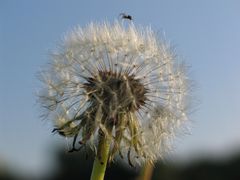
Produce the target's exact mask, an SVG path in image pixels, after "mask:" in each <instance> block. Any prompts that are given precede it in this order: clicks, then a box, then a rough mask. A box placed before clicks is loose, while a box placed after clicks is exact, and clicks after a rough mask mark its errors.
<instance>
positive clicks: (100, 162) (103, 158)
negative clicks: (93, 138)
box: [91, 136, 110, 180]
mask: <svg viewBox="0 0 240 180" xmlns="http://www.w3.org/2000/svg"><path fill="white" fill-rule="evenodd" d="M109 149H110V143H109V140H108V138H107V137H105V136H102V137H101V138H100V139H99V144H98V150H97V156H96V157H95V160H94V164H93V170H92V175H91V180H103V179H104V175H105V171H106V166H107V162H108V155H109Z"/></svg>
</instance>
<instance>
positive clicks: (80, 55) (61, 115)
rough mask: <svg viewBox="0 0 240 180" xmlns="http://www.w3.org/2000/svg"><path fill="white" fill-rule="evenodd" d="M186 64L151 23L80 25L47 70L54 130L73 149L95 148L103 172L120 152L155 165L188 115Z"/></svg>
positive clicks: (46, 103) (43, 99) (45, 94)
mask: <svg viewBox="0 0 240 180" xmlns="http://www.w3.org/2000/svg"><path fill="white" fill-rule="evenodd" d="M183 67H184V66H181V65H180V64H179V63H178V62H176V56H175V53H174V51H173V50H172V49H171V47H170V46H169V45H167V43H166V42H164V41H160V39H159V38H158V36H157V35H156V34H155V33H154V32H153V31H152V30H151V28H150V27H147V28H143V27H136V26H135V25H134V24H132V23H130V24H129V25H128V26H124V25H123V24H121V23H119V22H115V23H113V24H109V23H102V24H96V23H92V24H90V25H88V26H87V27H85V28H81V27H77V28H75V29H74V30H73V31H72V32H70V33H68V34H67V35H66V36H65V38H64V40H63V41H62V42H61V43H60V45H59V47H58V50H56V51H55V52H53V53H52V54H51V63H50V64H49V66H48V67H47V68H46V70H44V71H42V78H41V79H42V81H43V86H44V88H43V89H42V92H41V93H40V95H39V101H40V103H41V105H42V106H43V107H44V109H45V112H44V113H43V115H44V116H45V117H46V118H48V119H52V120H53V121H54V126H55V128H54V129H53V132H58V133H59V134H60V135H62V136H65V137H69V138H72V139H73V144H72V149H71V150H70V151H71V152H72V151H77V150H79V149H80V148H81V147H84V146H88V147H90V148H91V149H92V151H93V152H95V155H96V160H95V164H94V168H95V169H101V167H103V170H102V171H103V176H104V171H105V169H104V168H106V163H107V161H112V160H114V158H115V157H116V155H119V156H120V157H122V158H124V159H126V160H127V162H128V163H129V165H131V166H133V165H134V164H135V163H140V164H141V163H144V162H151V163H153V162H154V161H156V160H157V159H158V158H161V157H163V156H164V154H165V153H166V152H168V148H169V146H168V142H169V139H171V138H172V137H174V133H175V132H176V129H178V127H181V124H182V122H184V121H185V120H186V119H187V117H186V113H187V103H186V95H187V90H188V88H187V81H186V80H187V77H186V76H185V71H184V68H183ZM93 171H94V170H93ZM96 171H97V170H96ZM92 178H93V179H94V177H93V175H92Z"/></svg>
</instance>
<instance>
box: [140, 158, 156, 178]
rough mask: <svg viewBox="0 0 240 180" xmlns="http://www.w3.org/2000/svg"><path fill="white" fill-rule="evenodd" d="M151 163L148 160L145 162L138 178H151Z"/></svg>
mask: <svg viewBox="0 0 240 180" xmlns="http://www.w3.org/2000/svg"><path fill="white" fill-rule="evenodd" d="M153 168H154V167H153V164H152V163H150V162H146V163H145V165H144V166H143V168H142V171H141V173H140V177H139V178H138V180H151V179H152V174H153Z"/></svg>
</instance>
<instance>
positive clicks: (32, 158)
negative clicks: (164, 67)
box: [0, 0, 240, 173]
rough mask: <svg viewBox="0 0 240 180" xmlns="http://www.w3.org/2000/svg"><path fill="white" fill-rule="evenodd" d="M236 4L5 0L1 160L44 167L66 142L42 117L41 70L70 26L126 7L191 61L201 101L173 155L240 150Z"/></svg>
mask: <svg viewBox="0 0 240 180" xmlns="http://www.w3.org/2000/svg"><path fill="white" fill-rule="evenodd" d="M239 8H240V2H239V1H237V0H235V1H234V0H229V1H224V0H211V1H209V0H202V1H193V0H182V1H178V0H164V1H160V0H148V1H139V0H132V1H128V0H121V1H110V0H101V1H97V0H95V1H94V0H89V1H85V2H82V1H78V0H51V1H49V0H41V1H30V0H28V1H27V0H22V1H19V0H1V1H0V164H1V161H6V162H8V163H9V164H11V166H13V167H16V168H19V167H20V166H21V169H22V170H23V171H28V170H29V171H31V172H36V173H37V172H38V171H39V170H44V169H47V167H48V165H47V164H49V163H50V159H51V156H52V152H51V151H52V150H51V149H52V146H54V144H55V143H56V142H60V141H61V142H63V143H65V141H64V139H60V138H59V137H57V136H53V135H52V134H51V132H50V131H51V129H52V127H51V123H48V122H43V121H41V120H40V118H39V114H40V113H39V107H38V105H37V104H36V97H35V92H36V91H37V89H38V88H39V82H38V80H37V78H36V74H37V72H38V71H39V70H40V68H41V66H43V65H45V64H46V63H47V62H48V51H49V50H51V49H53V48H54V47H55V44H56V43H57V42H58V41H59V40H60V38H61V37H62V36H63V35H64V33H65V32H67V31H69V30H71V29H72V28H73V27H74V26H76V25H80V26H84V25H86V24H87V23H89V22H91V21H103V20H108V21H111V22H112V21H114V19H116V18H118V15H119V13H121V12H126V13H129V14H131V15H132V16H133V18H134V23H135V24H141V25H151V26H152V28H153V29H154V30H156V31H159V32H160V34H161V32H165V34H166V37H167V39H168V40H170V41H171V42H172V44H174V45H175V47H176V49H177V52H178V53H179V54H180V56H181V57H182V58H183V59H184V60H185V61H186V62H187V64H189V65H191V68H190V72H191V73H190V75H191V78H192V79H193V80H194V81H195V82H196V84H197V87H196V88H195V96H196V98H197V99H198V100H199V101H200V105H198V106H197V111H195V112H194V113H193V114H192V115H191V116H192V117H191V118H192V124H191V125H190V126H191V127H192V128H191V129H192V130H191V133H192V135H190V136H186V137H184V138H180V139H178V140H177V142H176V150H175V151H176V152H175V154H176V156H178V157H184V158H185V159H188V158H190V157H191V156H189V155H192V156H193V155H198V154H200V153H207V154H210V155H211V154H219V155H220V156H223V155H225V154H226V153H230V152H232V151H234V150H235V149H236V148H238V149H239V150H240V131H239V129H240V109H239V107H240V93H239V92H240V83H239V77H240V71H239V68H240V59H239V57H240V23H239V17H240V11H239Z"/></svg>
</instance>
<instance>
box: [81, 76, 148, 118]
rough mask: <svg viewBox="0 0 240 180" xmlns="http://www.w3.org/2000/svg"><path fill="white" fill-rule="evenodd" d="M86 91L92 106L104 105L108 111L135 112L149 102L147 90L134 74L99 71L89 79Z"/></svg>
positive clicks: (85, 85) (85, 87)
mask: <svg viewBox="0 0 240 180" xmlns="http://www.w3.org/2000/svg"><path fill="white" fill-rule="evenodd" d="M84 89H85V90H86V93H87V94H88V96H89V101H91V103H92V104H94V105H99V104H102V105H103V106H105V107H106V108H104V109H107V110H108V111H109V110H112V111H117V112H121V111H124V112H127V111H128V112H129V111H131V112H134V111H136V110H138V109H139V108H140V106H143V105H144V104H145V101H146V100H147V97H146V93H147V89H146V87H145V86H144V85H143V84H142V83H141V82H140V79H137V78H135V75H134V74H131V75H129V74H127V73H122V74H121V73H116V72H111V71H98V74H97V75H95V76H92V77H88V78H87V82H86V83H85V84H84ZM105 113H107V112H105ZM107 114H108V113H107Z"/></svg>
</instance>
